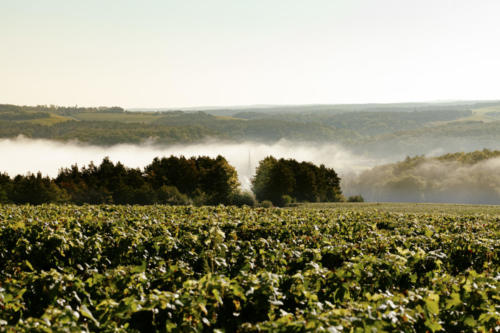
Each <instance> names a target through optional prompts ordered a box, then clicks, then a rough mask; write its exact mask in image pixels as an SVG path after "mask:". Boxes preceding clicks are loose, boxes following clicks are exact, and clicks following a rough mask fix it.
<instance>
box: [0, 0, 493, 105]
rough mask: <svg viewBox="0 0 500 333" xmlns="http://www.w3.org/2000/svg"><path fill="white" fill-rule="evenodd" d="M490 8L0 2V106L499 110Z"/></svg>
mask: <svg viewBox="0 0 500 333" xmlns="http://www.w3.org/2000/svg"><path fill="white" fill-rule="evenodd" d="M499 16H500V1H498V0H476V1H470V0H419V1H415V0H377V1H375V0H343V1H340V0H310V1H306V0H252V1H246V0H197V1H195V0H177V1H173V0H157V1H154V0H141V1H139V0H136V1H131V0H106V1H102V0H86V1H73V0H44V1H40V0H0V103H9V104H21V105H38V104H55V105H66V106H72V105H79V106H112V105H119V106H123V107H126V108H140V107H144V108H156V107H157V108H160V107H171V108H175V107H196V106H228V105H255V104H287V105H290V104H330V103H366V102H374V103H382V102H384V103H385V102H409V101H437V100H441V101H442V100H469V99H499V98H500V85H499V84H498V80H499V78H500V42H499V40H500V23H499V21H498V17H499Z"/></svg>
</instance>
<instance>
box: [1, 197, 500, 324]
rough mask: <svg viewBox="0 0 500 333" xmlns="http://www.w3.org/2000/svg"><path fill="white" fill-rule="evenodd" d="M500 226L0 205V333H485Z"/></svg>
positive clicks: (490, 221)
mask: <svg viewBox="0 0 500 333" xmlns="http://www.w3.org/2000/svg"><path fill="white" fill-rule="evenodd" d="M499 222H500V220H499V218H498V216H489V215H457V216H451V215H441V214H436V215H429V214H393V213H387V212H379V211H376V210H364V211H362V210H358V211H352V210H346V209H338V210H335V209H329V210H320V209H288V210H283V209H263V208H253V209H252V208H248V207H246V208H235V207H233V208H225V207H202V208H193V207H168V206H150V207H144V206H135V207H133V206H80V207H78V206H53V205H49V206H47V205H45V206H8V205H7V206H5V205H4V206H2V207H1V208H0V281H1V285H0V318H1V319H0V330H2V331H32V330H35V331H140V332H151V331H215V330H220V331H226V332H233V331H240V332H246V331H280V332H290V331H297V332H298V331H322V330H326V331H329V332H342V331H345V332H351V331H353V332H366V331H368V332H371V331H374V330H375V329H376V330H377V331H403V332H424V331H429V332H431V331H432V332H438V331H447V332H450V331H453V332H459V331H467V332H468V331H488V330H492V331H495V330H498V329H499V326H500V315H499V312H500V308H499V304H500V302H499V300H500V288H499V267H500V241H499V238H500V223H499Z"/></svg>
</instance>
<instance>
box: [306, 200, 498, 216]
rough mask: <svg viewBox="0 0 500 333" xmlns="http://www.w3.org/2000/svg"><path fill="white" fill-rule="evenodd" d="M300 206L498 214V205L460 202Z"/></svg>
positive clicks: (317, 204) (410, 212)
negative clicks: (464, 203) (462, 203)
mask: <svg viewBox="0 0 500 333" xmlns="http://www.w3.org/2000/svg"><path fill="white" fill-rule="evenodd" d="M299 207H301V208H317V209H344V210H349V211H363V212H367V211H372V210H377V211H380V212H391V213H408V214H452V215H464V214H472V215H475V214H489V215H499V216H500V205H461V204H434V203H397V202H363V203H348V202H332V203H307V204H302V205H300V206H299Z"/></svg>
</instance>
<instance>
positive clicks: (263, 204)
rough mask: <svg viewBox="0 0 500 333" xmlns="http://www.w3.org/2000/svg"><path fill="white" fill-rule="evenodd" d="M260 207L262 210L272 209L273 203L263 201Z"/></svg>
mask: <svg viewBox="0 0 500 333" xmlns="http://www.w3.org/2000/svg"><path fill="white" fill-rule="evenodd" d="M260 205H261V206H262V207H264V208H272V207H273V203H272V202H271V201H269V200H264V201H262V202H261V203H260Z"/></svg>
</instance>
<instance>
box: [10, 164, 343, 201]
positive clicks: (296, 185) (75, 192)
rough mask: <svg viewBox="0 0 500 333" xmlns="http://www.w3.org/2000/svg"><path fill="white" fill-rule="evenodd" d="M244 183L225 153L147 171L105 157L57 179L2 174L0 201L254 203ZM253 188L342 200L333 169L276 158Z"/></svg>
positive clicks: (278, 196)
mask: <svg viewBox="0 0 500 333" xmlns="http://www.w3.org/2000/svg"><path fill="white" fill-rule="evenodd" d="M269 176H271V177H269ZM239 185H240V184H239V182H238V176H237V173H236V170H235V168H234V167H233V166H231V165H230V164H229V163H228V162H227V161H226V159H225V158H224V157H222V156H218V157H216V158H210V157H205V156H200V157H196V158H195V157H191V158H185V157H174V156H170V157H168V158H167V157H164V158H155V159H154V160H153V161H152V162H151V163H150V164H149V165H147V166H146V167H145V168H144V169H143V170H141V169H134V168H128V167H126V166H124V165H123V164H122V163H120V162H118V163H113V162H112V161H110V160H109V158H105V159H103V161H102V162H101V164H100V165H98V166H96V165H94V164H93V163H90V164H89V165H88V166H84V167H82V168H79V167H78V166H77V165H73V166H72V167H71V168H65V169H60V171H59V174H58V175H57V177H55V178H53V179H52V178H49V177H44V176H42V174H41V173H37V174H28V175H17V176H15V177H14V178H11V177H10V176H9V175H7V174H0V203H15V204H27V203H29V204H35V205H36V204H43V203H74V204H78V205H81V204H139V205H150V204H169V205H188V204H194V205H198V206H199V205H217V204H225V205H238V206H242V205H248V206H253V205H255V204H256V202H255V199H254V196H253V195H252V194H251V193H248V192H242V191H241V190H240V189H239ZM254 191H255V194H256V197H257V199H258V200H259V201H266V200H269V201H271V202H272V204H274V205H278V206H284V205H287V204H290V203H292V201H300V202H306V201H339V200H341V199H342V195H341V190H340V179H339V177H338V176H337V174H336V173H335V171H334V170H333V169H328V168H325V167H324V166H323V165H321V166H320V167H317V166H315V165H314V164H312V163H306V162H302V163H299V162H297V161H295V160H283V159H280V160H276V159H274V158H273V157H268V158H266V159H265V160H263V161H261V163H260V167H259V169H258V172H257V175H256V177H255V179H254Z"/></svg>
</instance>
